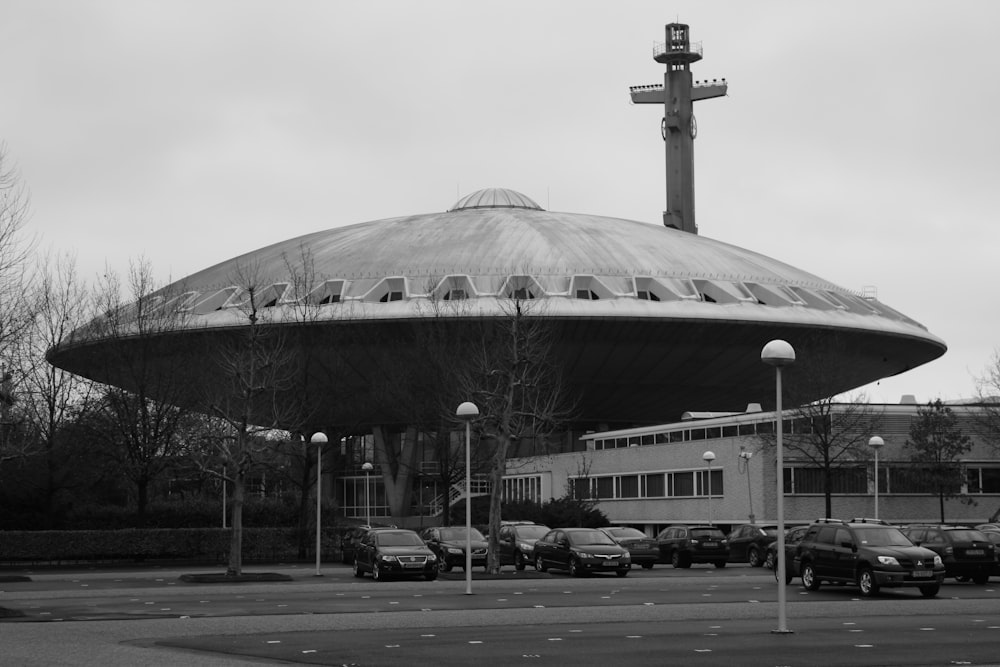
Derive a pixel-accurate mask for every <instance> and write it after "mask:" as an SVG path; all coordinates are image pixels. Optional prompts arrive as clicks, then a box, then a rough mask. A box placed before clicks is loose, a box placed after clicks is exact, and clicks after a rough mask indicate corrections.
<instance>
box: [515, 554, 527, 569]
mask: <svg viewBox="0 0 1000 667" xmlns="http://www.w3.org/2000/svg"><path fill="white" fill-rule="evenodd" d="M527 565H528V562H527V561H526V560H525V559H524V554H523V553H521V552H520V551H515V552H514V569H515V570H523V569H524V568H525V567H527Z"/></svg>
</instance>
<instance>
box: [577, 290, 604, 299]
mask: <svg viewBox="0 0 1000 667" xmlns="http://www.w3.org/2000/svg"><path fill="white" fill-rule="evenodd" d="M576 298H577V299H586V300H588V301H597V300H598V299H600V298H601V297H599V296H597V294H595V293H594V291H593V290H589V289H578V290H577V291H576Z"/></svg>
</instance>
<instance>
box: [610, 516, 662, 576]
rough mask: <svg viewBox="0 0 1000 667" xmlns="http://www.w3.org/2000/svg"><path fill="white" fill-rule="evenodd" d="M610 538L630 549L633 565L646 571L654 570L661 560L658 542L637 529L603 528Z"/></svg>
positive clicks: (624, 527) (625, 527) (623, 527)
mask: <svg viewBox="0 0 1000 667" xmlns="http://www.w3.org/2000/svg"><path fill="white" fill-rule="evenodd" d="M601 530H603V531H604V532H605V533H607V535H608V537H610V538H611V539H613V540H614V541H615V542H617V543H618V544H620V545H622V546H623V547H625V548H626V549H628V552H629V554H630V555H631V556H632V564H633V565H639V566H641V567H642V569H644V570H649V569H652V567H653V566H654V565H656V563H658V562H659V560H660V547H659V546H658V545H657V544H656V540H655V539H654V538H652V537H649V536H648V535H646V533H644V532H642V531H641V530H638V529H636V528H629V527H627V526H611V527H608V528H601Z"/></svg>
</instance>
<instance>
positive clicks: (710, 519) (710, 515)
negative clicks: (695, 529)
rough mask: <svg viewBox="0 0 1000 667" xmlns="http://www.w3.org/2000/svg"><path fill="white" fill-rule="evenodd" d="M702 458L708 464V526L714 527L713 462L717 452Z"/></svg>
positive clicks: (711, 452) (707, 453)
mask: <svg viewBox="0 0 1000 667" xmlns="http://www.w3.org/2000/svg"><path fill="white" fill-rule="evenodd" d="M701 458H702V459H704V460H705V463H707V464H708V525H710V526H711V525H712V461H714V460H715V452H713V451H707V452H705V453H704V454H702V455H701Z"/></svg>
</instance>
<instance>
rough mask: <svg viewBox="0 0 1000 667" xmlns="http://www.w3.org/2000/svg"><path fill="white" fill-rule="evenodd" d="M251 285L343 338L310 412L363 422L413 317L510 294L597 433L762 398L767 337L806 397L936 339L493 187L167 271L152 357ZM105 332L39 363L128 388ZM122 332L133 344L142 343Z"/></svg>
mask: <svg viewBox="0 0 1000 667" xmlns="http://www.w3.org/2000/svg"><path fill="white" fill-rule="evenodd" d="M248 280H252V282H253V294H254V297H255V303H256V304H257V306H258V307H259V314H258V317H259V321H262V322H264V323H267V324H273V325H278V326H288V327H291V328H293V329H292V330H294V331H302V332H309V336H312V338H309V339H308V341H309V342H303V343H300V345H302V346H303V352H302V353H301V354H302V355H303V358H304V359H306V358H308V359H309V361H308V362H304V363H309V364H319V367H324V366H325V367H336V366H337V364H338V363H341V362H338V361H336V359H335V358H333V356H332V355H338V354H344V352H342V351H338V350H337V349H334V348H332V347H331V346H330V344H329V343H327V342H324V341H325V340H328V339H325V338H324V336H326V335H327V334H326V333H322V330H323V327H328V328H329V327H333V328H334V329H328V331H330V332H332V331H334V330H336V331H337V332H339V333H338V336H341V340H344V338H343V337H344V336H347V337H348V338H350V337H351V336H353V337H354V338H353V339H351V342H350V343H349V346H350V347H349V349H350V359H351V361H350V368H351V370H350V374H349V375H338V377H337V383H338V386H340V387H341V388H343V387H350V391H351V394H352V396H354V395H356V397H357V398H356V403H354V404H350V405H348V404H345V403H344V401H345V399H344V398H343V396H338V398H336V399H334V398H330V400H329V401H326V402H327V403H329V404H330V407H329V410H330V413H329V414H325V415H320V414H319V413H317V414H318V416H317V419H318V420H320V421H318V422H317V423H321V424H322V423H327V424H332V423H334V420H336V419H342V418H344V415H353V416H354V417H352V418H356V419H357V420H358V421H357V423H362V422H363V421H364V420H368V421H367V422H366V423H384V422H380V421H378V420H380V419H389V418H390V417H388V416H387V413H385V412H380V413H378V414H375V413H372V414H369V415H367V416H365V417H364V418H362V417H360V416H358V415H360V414H361V412H362V411H364V410H373V409H374V408H372V406H373V405H375V404H376V403H377V398H378V397H377V396H372V395H371V392H372V391H373V389H372V383H373V381H374V379H373V376H372V373H373V371H372V370H371V369H379V368H381V369H387V368H393V367H394V364H402V363H405V361H404V360H403V358H402V357H400V359H398V360H397V359H395V358H394V357H393V355H394V354H395V355H398V354H402V350H404V349H405V348H406V347H407V346H408V345H412V336H413V331H414V330H415V329H416V328H417V327H419V326H420V325H421V323H422V322H436V323H441V322H445V321H447V322H454V323H455V328H456V331H458V330H461V331H466V332H468V331H471V329H470V327H472V326H473V324H474V322H475V321H477V320H483V319H488V318H502V317H506V316H508V314H509V304H510V303H511V301H512V300H513V299H526V300H532V302H533V303H535V304H538V305H539V306H540V307H539V308H537V309H533V310H532V313H534V314H536V315H537V316H539V317H544V318H546V319H548V320H550V321H552V323H553V326H554V327H555V329H556V332H555V334H554V338H555V340H556V341H557V342H556V347H555V351H554V354H555V356H556V357H557V363H558V364H559V366H560V368H561V369H562V372H563V373H565V375H566V378H567V382H568V384H569V385H570V386H572V387H574V389H575V391H577V392H578V393H579V395H580V396H581V397H582V398H581V399H580V402H579V409H580V411H581V414H582V415H583V416H584V417H585V418H586V419H587V420H588V423H590V424H603V425H604V426H608V425H611V424H616V425H622V424H643V423H646V424H648V423H660V422H663V421H667V420H669V419H671V418H676V417H678V416H679V415H681V414H682V413H683V412H685V411H690V410H704V409H710V410H740V409H742V408H743V406H745V405H746V404H747V403H748V402H760V403H764V404H767V403H768V400H767V399H768V397H769V396H770V397H773V381H774V379H773V375H769V374H768V373H767V372H766V367H764V366H763V364H761V362H760V350H761V348H762V346H763V345H764V344H765V343H766V342H767V341H769V340H772V339H774V338H781V339H785V340H788V341H789V342H791V343H792V344H793V345H794V346H795V349H796V352H797V355H798V358H799V361H797V362H796V368H797V369H798V368H802V369H803V372H808V373H810V374H811V376H815V377H818V378H821V379H820V380H819V381H818V384H816V385H815V386H814V387H812V388H811V390H810V391H811V393H809V394H808V396H806V398H807V399H808V400H814V399H817V398H822V397H824V396H830V395H835V394H838V393H842V392H844V391H848V390H850V389H853V388H854V387H858V386H861V385H864V384H867V383H869V382H872V381H875V380H877V379H879V378H883V377H888V376H890V375H895V374H898V373H901V372H904V371H906V370H908V369H910V368H914V367H915V366H919V365H921V364H924V363H926V362H928V361H931V360H932V359H935V358H937V357H939V356H941V355H942V354H944V352H945V350H946V346H945V344H944V342H943V341H941V340H940V339H939V338H937V337H936V336H934V335H932V334H931V333H929V332H928V331H927V329H926V328H925V327H924V326H923V325H921V324H919V323H918V322H916V321H914V320H912V319H910V318H909V317H907V316H905V315H903V314H901V313H899V312H897V311H896V310H894V309H893V308H891V307H889V306H887V305H886V304H884V303H882V302H880V301H878V300H876V299H873V298H869V297H866V296H865V295H862V294H859V293H857V292H853V291H851V290H848V289H845V288H843V287H840V286H838V285H835V284H833V283H831V282H829V281H827V280H824V279H822V278H820V277H818V276H816V275H813V274H811V273H809V272H807V271H803V270H801V269H798V268H796V267H793V266H791V265H789V264H786V263H784V262H780V261H778V260H775V259H772V258H770V257H767V256H765V255H762V254H760V253H757V252H754V251H752V250H747V249H745V248H740V247H737V246H734V245H730V244H727V243H724V242H721V241H717V240H714V239H711V238H707V237H704V236H698V235H695V234H690V233H687V232H682V231H678V230H675V229H671V228H668V227H664V226H661V225H653V224H647V223H643V222H636V221H633V220H625V219H620V218H609V217H603V216H596V215H587V214H577V213H559V212H553V211H545V210H542V209H541V208H540V207H538V205H537V204H535V203H534V202H533V201H531V200H530V199H529V198H527V197H525V196H523V195H521V194H519V193H517V192H514V191H511V190H502V189H491V190H482V191H479V192H476V193H473V194H471V195H469V196H467V197H463V198H462V199H461V200H459V201H458V202H457V203H456V204H455V206H453V207H452V209H450V210H449V211H445V212H439V213H428V214H421V215H411V216H404V217H397V218H389V219H384V220H375V221H371V222H363V223H359V224H354V225H350V226H346V227H337V228H334V229H328V230H325V231H320V232H315V233H312V234H307V235H305V236H300V237H298V238H293V239H289V240H287V241H282V242H280V243H276V244H274V245H271V246H267V247H265V248H261V249H259V250H255V251H253V252H250V253H246V254H244V255H241V256H239V257H235V258H233V259H230V260H227V261H224V262H221V263H220V264H217V265H215V266H212V267H209V268H207V269H204V270H202V271H199V272H197V273H194V274H192V275H190V276H188V277H186V278H184V279H182V280H180V281H177V282H176V283H174V284H172V285H170V286H168V287H166V288H164V289H163V290H161V291H160V292H159V293H158V294H154V295H153V296H152V297H151V298H152V300H153V301H152V304H153V306H154V310H155V308H159V309H160V310H161V311H163V312H167V313H180V314H182V315H183V317H181V318H177V323H176V324H173V325H172V327H173V328H172V329H171V330H169V331H166V332H163V333H159V334H154V335H155V336H157V337H159V338H161V339H162V341H161V342H162V343H163V345H164V346H165V348H164V349H163V351H161V352H160V353H158V356H159V359H160V360H159V361H158V362H157V363H162V364H164V365H166V364H170V365H172V367H177V366H179V365H184V364H188V365H191V366H192V367H195V368H197V367H199V366H204V365H205V364H206V362H208V361H210V360H211V356H209V357H206V356H204V355H206V354H208V353H206V352H205V350H206V349H208V348H206V347H205V346H204V345H202V346H201V347H199V346H196V345H194V341H198V342H199V344H201V343H205V342H206V341H207V340H208V339H211V338H212V337H213V336H218V337H223V336H227V335H232V334H233V332H235V331H238V330H239V329H240V328H241V327H244V326H246V323H247V319H246V312H245V308H244V307H243V306H244V304H245V303H246V302H247V300H248V292H247V287H248V282H247V281H248ZM307 307H308V308H307ZM145 312H146V313H147V314H148V313H149V312H150V309H146V310H145ZM430 315H433V316H435V317H434V318H431V317H430ZM438 316H440V317H438ZM441 317H444V318H450V319H447V320H442V319H441ZM100 331H101V329H100V327H99V326H96V325H95V326H93V327H89V326H88V327H83V328H81V329H79V330H77V331H76V332H73V334H71V336H69V337H67V339H65V340H64V341H63V342H61V343H60V344H59V345H58V346H56V347H55V348H53V350H51V351H50V354H49V359H50V360H51V361H52V363H54V364H56V365H57V366H60V367H61V368H65V369H67V370H70V371H73V372H76V373H79V374H81V375H85V376H87V377H90V378H92V379H96V380H99V381H102V382H108V383H112V384H116V383H117V384H119V386H124V383H125V382H126V381H125V380H123V379H122V377H121V376H120V375H119V371H116V370H115V369H114V368H112V367H111V366H110V365H109V364H108V363H107V362H106V359H107V357H108V355H111V354H113V353H114V350H115V349H116V348H121V346H122V339H121V337H120V336H119V337H118V338H116V339H111V338H108V337H107V336H106V335H104V334H102V333H100ZM407 332H409V333H407ZM135 334H137V335H134V336H133V337H134V338H135V340H136V341H139V340H141V339H143V337H144V336H146V337H148V336H147V335H146V334H143V333H142V332H140V331H136V332H135ZM407 336H410V337H411V338H409V339H408V338H407ZM304 340H305V339H304ZM386 341H390V342H386ZM407 341H409V342H407ZM136 345H138V342H136ZM809 363H812V364H813V368H812V370H810V371H806V366H807V364H809ZM376 375H378V374H377V373H376ZM379 377H381V376H379ZM197 381H199V380H198V378H197V377H193V378H192V380H191V382H192V383H194V382H197ZM314 381H315V382H316V383H319V384H317V386H321V385H322V383H323V382H329V380H328V379H324V378H323V377H318V378H315V379H314ZM290 400H295V399H294V398H292V399H290ZM337 401H339V403H337ZM380 409H381V408H380ZM395 416H396V417H399V415H395ZM323 419H326V420H329V421H322V420H323Z"/></svg>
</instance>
